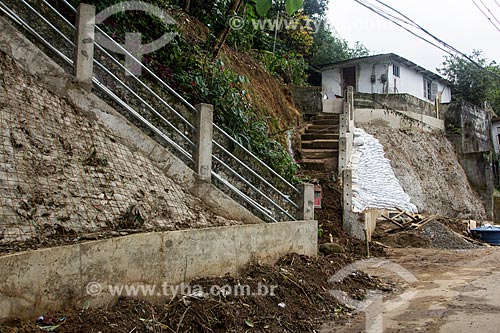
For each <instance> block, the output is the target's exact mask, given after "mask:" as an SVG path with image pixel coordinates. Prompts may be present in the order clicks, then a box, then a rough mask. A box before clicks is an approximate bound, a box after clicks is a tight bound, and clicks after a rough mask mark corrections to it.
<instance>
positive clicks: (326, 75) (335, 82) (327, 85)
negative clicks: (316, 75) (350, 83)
mask: <svg viewBox="0 0 500 333" xmlns="http://www.w3.org/2000/svg"><path fill="white" fill-rule="evenodd" d="M322 77H323V78H322V81H323V83H322V85H323V98H324V97H325V96H327V98H329V99H334V98H335V95H338V96H342V74H341V69H340V68H339V67H337V68H333V69H327V70H324V71H323V72H322Z"/></svg>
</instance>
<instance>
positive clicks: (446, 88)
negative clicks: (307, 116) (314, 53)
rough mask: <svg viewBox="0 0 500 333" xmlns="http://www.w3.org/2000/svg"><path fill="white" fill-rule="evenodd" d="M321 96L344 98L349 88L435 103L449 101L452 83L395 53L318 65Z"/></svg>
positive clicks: (356, 90)
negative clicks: (408, 96) (320, 76)
mask: <svg viewBox="0 0 500 333" xmlns="http://www.w3.org/2000/svg"><path fill="white" fill-rule="evenodd" d="M321 72H322V82H323V83H322V85H323V96H324V97H325V98H327V99H335V96H337V97H338V96H344V94H345V90H346V88H347V87H348V86H353V87H354V89H355V92H360V93H372V94H373V93H375V94H409V95H413V96H415V97H417V98H419V99H422V100H424V101H427V102H429V103H434V101H435V98H436V95H437V94H438V92H439V93H441V103H449V102H450V101H451V88H450V87H451V83H450V82H448V81H446V80H445V79H444V78H442V77H441V76H439V75H437V74H435V73H433V72H431V71H429V70H427V69H425V68H423V67H420V66H418V65H417V64H415V63H413V62H411V61H410V60H407V59H405V58H403V57H400V56H398V55H396V54H394V53H388V54H379V55H374V56H367V57H361V58H354V59H349V60H344V61H340V62H336V63H332V64H326V65H323V66H321Z"/></svg>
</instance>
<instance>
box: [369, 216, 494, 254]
mask: <svg viewBox="0 0 500 333" xmlns="http://www.w3.org/2000/svg"><path fill="white" fill-rule="evenodd" d="M391 215H392V214H391ZM474 224H475V223H474ZM470 229H471V221H469V220H458V219H452V218H448V217H444V216H440V215H429V216H424V215H420V214H412V213H408V212H404V211H401V210H400V211H398V212H397V213H394V215H392V216H385V215H383V216H382V218H380V219H379V223H378V224H377V230H376V233H375V235H374V243H375V244H378V245H380V246H383V247H386V248H389V247H424V248H442V249H473V248H477V247H480V246H489V245H488V244H486V243H483V242H481V241H478V240H476V239H473V238H472V237H471V235H470Z"/></svg>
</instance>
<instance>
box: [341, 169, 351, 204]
mask: <svg viewBox="0 0 500 333" xmlns="http://www.w3.org/2000/svg"><path fill="white" fill-rule="evenodd" d="M342 175H343V177H342V178H343V179H342V186H343V190H344V191H343V192H344V197H343V200H342V202H343V205H344V212H352V170H351V169H345V170H344V171H343V173H342Z"/></svg>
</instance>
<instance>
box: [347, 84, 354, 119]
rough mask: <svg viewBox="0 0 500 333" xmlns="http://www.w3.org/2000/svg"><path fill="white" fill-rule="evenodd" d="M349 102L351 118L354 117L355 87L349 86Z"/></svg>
mask: <svg viewBox="0 0 500 333" xmlns="http://www.w3.org/2000/svg"><path fill="white" fill-rule="evenodd" d="M347 104H349V120H353V119H354V87H352V86H349V87H347Z"/></svg>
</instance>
